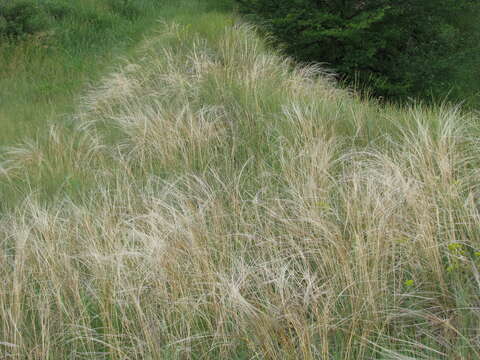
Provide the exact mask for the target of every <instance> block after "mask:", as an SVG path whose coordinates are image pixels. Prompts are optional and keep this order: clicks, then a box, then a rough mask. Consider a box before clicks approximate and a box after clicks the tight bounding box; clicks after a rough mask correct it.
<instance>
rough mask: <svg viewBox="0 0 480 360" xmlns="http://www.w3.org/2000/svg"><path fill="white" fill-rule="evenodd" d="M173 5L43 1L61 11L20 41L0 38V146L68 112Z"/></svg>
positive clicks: (159, 0) (155, 0)
mask: <svg viewBox="0 0 480 360" xmlns="http://www.w3.org/2000/svg"><path fill="white" fill-rule="evenodd" d="M42 3H45V2H44V1H41V0H39V4H42ZM123 3H125V4H127V5H123V6H122V5H120V4H123ZM178 3H179V2H176V1H172V0H136V1H134V2H132V1H123V0H122V1H120V0H118V1H117V0H88V1H86V0H82V1H68V0H52V1H50V2H47V4H55V9H61V10H57V11H56V13H58V14H62V15H61V16H59V17H58V18H55V19H52V21H51V23H50V24H49V25H48V26H47V28H46V29H45V31H42V32H40V33H39V34H36V35H35V36H32V37H30V38H28V39H27V40H24V41H22V42H21V43H20V44H18V43H16V42H15V43H14V44H11V43H7V42H6V41H5V39H2V40H1V41H0V123H1V124H2V131H1V132H0V146H2V145H8V144H12V143H15V142H16V141H18V140H19V139H21V138H29V137H33V136H35V135H36V134H37V132H38V129H39V128H41V127H42V126H43V124H44V123H45V122H46V120H47V119H49V120H50V121H51V120H52V118H53V119H57V120H62V119H63V117H64V115H65V114H68V113H71V112H72V111H73V109H74V106H75V96H77V95H78V93H79V92H80V91H81V89H82V88H84V87H85V85H86V84H88V83H89V82H95V81H97V80H98V77H99V76H100V75H101V74H102V73H104V72H105V70H106V68H107V67H109V66H111V65H112V63H114V62H117V60H118V58H119V57H126V56H127V55H128V53H129V51H130V49H131V48H132V47H134V46H135V44H137V43H138V42H139V41H140V40H141V38H142V35H143V33H144V32H145V31H146V30H147V29H149V28H151V27H152V26H153V25H154V24H155V22H156V21H157V20H158V19H159V18H160V17H166V18H170V17H171V16H174V15H175V14H176V13H177V7H178ZM207 3H208V1H207ZM112 4H117V5H116V6H114V5H112ZM128 4H132V5H128ZM190 6H195V5H190ZM203 6H205V5H203ZM191 11H193V10H191Z"/></svg>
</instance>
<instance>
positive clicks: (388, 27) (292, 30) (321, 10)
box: [237, 0, 480, 97]
mask: <svg viewBox="0 0 480 360" xmlns="http://www.w3.org/2000/svg"><path fill="white" fill-rule="evenodd" d="M237 2H238V4H239V7H240V10H241V11H242V12H243V13H244V14H247V16H249V17H250V19H253V20H254V21H256V22H258V23H261V24H262V25H263V26H264V27H265V28H266V29H267V31H269V32H271V33H272V34H273V35H274V37H275V38H276V40H277V41H278V42H280V43H282V44H283V46H284V47H285V50H286V51H287V53H289V54H290V55H293V56H294V57H296V58H297V59H299V60H301V61H308V62H310V61H317V62H321V63H327V64H328V66H329V67H332V68H334V69H335V70H336V71H337V72H338V73H339V74H341V75H342V76H343V77H345V78H347V79H349V80H351V81H356V82H357V83H359V84H361V85H363V86H368V87H369V88H370V89H372V90H373V91H374V93H375V94H376V95H379V96H385V97H394V96H395V97H398V96H401V97H407V96H412V95H422V94H423V95H426V94H432V95H437V94H438V95H440V94H445V92H447V91H448V87H449V86H451V85H452V83H453V81H454V80H453V79H454V78H455V77H456V76H457V73H458V71H459V70H458V66H462V64H467V63H469V62H470V63H471V57H472V55H473V54H472V53H473V52H474V51H473V50H472V49H474V48H475V50H478V45H477V44H478V43H480V36H479V33H480V28H479V26H478V25H477V21H476V19H478V15H479V14H480V11H479V8H480V6H479V5H478V1H474V0H428V1H425V0H401V1H400V0H237ZM469 60H470V61H469ZM464 71H465V69H464ZM472 71H473V68H472ZM477 75H478V72H477Z"/></svg>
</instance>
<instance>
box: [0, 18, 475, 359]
mask: <svg viewBox="0 0 480 360" xmlns="http://www.w3.org/2000/svg"><path fill="white" fill-rule="evenodd" d="M231 22H232V20H231V19H230V18H228V17H226V16H224V15H220V14H215V13H211V14H208V16H198V17H196V19H195V21H192V22H191V24H190V25H189V26H183V25H178V24H171V23H165V24H163V25H162V26H161V30H160V31H159V32H158V33H157V34H155V35H154V36H152V37H151V38H150V39H149V40H147V41H146V42H145V43H144V45H143V47H142V49H141V50H140V52H139V54H138V56H137V57H136V58H135V61H133V60H132V61H131V62H129V63H127V64H125V66H123V67H121V68H120V69H119V70H118V71H117V72H115V73H114V74H111V75H110V76H107V77H106V78H105V79H104V81H103V82H102V84H100V85H99V86H98V87H96V88H94V89H92V90H91V91H90V92H89V93H88V94H87V95H86V96H85V97H84V99H83V100H82V106H81V107H80V109H79V110H78V112H77V115H76V116H75V118H74V121H73V124H74V125H73V128H74V130H73V131H72V130H71V129H69V128H63V127H60V126H56V127H52V129H51V130H50V132H49V133H48V134H46V135H45V136H44V137H39V138H38V139H37V140H35V141H34V140H32V141H31V142H30V143H27V144H24V145H22V146H18V147H15V148H10V149H9V150H8V151H7V152H6V155H5V156H4V159H3V163H2V167H1V168H0V169H1V175H0V176H2V178H1V182H2V185H1V189H3V190H5V194H6V193H7V191H8V192H9V193H10V194H14V195H10V200H9V201H10V203H9V204H10V205H8V206H7V205H4V208H3V216H2V218H1V220H0V234H1V235H0V239H1V242H0V279H1V280H0V282H1V287H0V288H1V291H0V319H1V321H0V353H1V354H2V357H3V358H5V359H60V358H62V359H63V358H78V359H206V358H210V359H372V358H378V359H476V358H479V357H480V352H479V350H478V349H479V348H480V337H479V336H480V333H479V330H480V327H479V325H480V310H479V302H478V293H479V291H480V275H479V270H478V268H479V265H480V253H479V251H480V242H479V227H478V224H479V220H480V218H479V217H480V213H479V210H478V203H477V200H478V195H477V194H478V189H477V184H478V180H479V173H478V170H477V167H478V166H477V164H478V159H479V158H480V157H479V154H478V151H479V150H478V149H479V146H478V134H479V132H478V131H479V130H478V125H477V124H478V119H476V118H475V117H474V116H472V115H465V114H462V113H461V112H460V111H459V110H458V109H451V108H445V107H443V108H442V107H439V108H435V109H432V108H425V107H422V106H421V105H417V106H412V107H411V108H409V109H401V108H396V107H393V106H391V107H389V106H386V107H379V106H377V105H376V104H375V103H373V102H365V101H361V100H359V99H358V98H356V96H355V95H353V94H350V93H348V92H347V91H345V90H341V89H338V88H336V87H335V84H334V83H333V82H332V81H331V80H330V78H329V76H328V74H327V73H324V72H322V70H321V69H319V68H316V67H313V66H311V67H302V68H300V67H296V66H295V65H294V64H292V63H291V62H290V61H289V60H286V59H284V58H282V57H280V56H277V55H275V54H273V53H272V52H271V51H269V50H266V47H265V44H264V42H263V41H261V40H260V39H259V38H258V37H257V36H256V35H255V33H254V31H253V30H252V29H250V28H249V27H247V26H245V25H230V23H231Z"/></svg>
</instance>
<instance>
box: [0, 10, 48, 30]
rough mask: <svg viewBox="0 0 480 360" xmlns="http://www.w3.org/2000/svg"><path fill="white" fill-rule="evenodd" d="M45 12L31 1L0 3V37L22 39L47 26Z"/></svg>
mask: <svg viewBox="0 0 480 360" xmlns="http://www.w3.org/2000/svg"><path fill="white" fill-rule="evenodd" d="M48 23H49V16H48V14H47V12H46V11H45V10H44V9H43V8H41V7H39V6H38V5H37V4H36V3H35V2H33V1H6V2H1V3H0V36H6V37H13V38H18V37H23V36H26V35H30V34H34V33H35V32H38V31H41V30H43V29H45V28H46V27H47V26H48Z"/></svg>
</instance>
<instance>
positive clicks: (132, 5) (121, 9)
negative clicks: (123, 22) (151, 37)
mask: <svg viewBox="0 0 480 360" xmlns="http://www.w3.org/2000/svg"><path fill="white" fill-rule="evenodd" d="M108 5H109V6H110V8H111V9H112V10H113V12H115V13H117V14H119V15H120V16H123V17H125V18H127V19H129V20H134V19H136V18H138V17H139V16H141V15H142V11H141V9H140V8H139V5H138V1H133V0H108Z"/></svg>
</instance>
